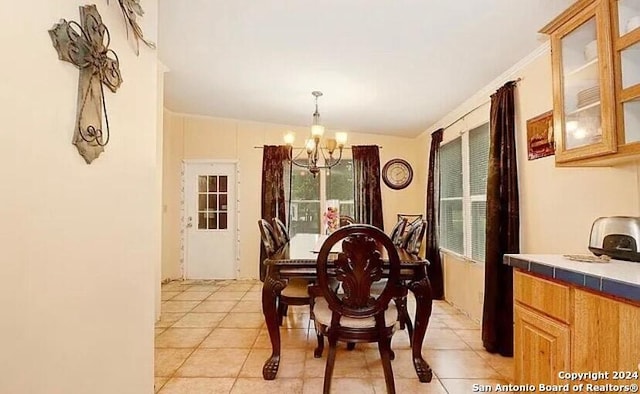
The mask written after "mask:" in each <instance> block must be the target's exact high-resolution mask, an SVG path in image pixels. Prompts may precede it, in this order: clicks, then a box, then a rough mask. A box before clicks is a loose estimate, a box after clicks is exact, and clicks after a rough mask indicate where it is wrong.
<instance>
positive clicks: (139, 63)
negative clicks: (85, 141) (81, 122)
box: [0, 0, 160, 394]
mask: <svg viewBox="0 0 640 394" xmlns="http://www.w3.org/2000/svg"><path fill="white" fill-rule="evenodd" d="M79 4H80V2H76V1H66V0H34V1H15V2H11V5H10V6H9V5H5V7H3V11H2V12H0V48H2V52H3V57H2V62H0V75H2V87H1V88H0V179H2V186H1V188H2V193H0V222H1V223H2V230H0V246H1V247H0V253H1V256H2V257H1V258H0V260H1V263H0V272H1V277H2V278H3V283H2V286H0V305H1V309H2V318H1V319H0V349H1V350H0V365H2V369H1V370H0V393H11V394H22V393H24V394H27V393H28V394H38V393H43V394H57V393H61V394H62V393H64V394H66V393H92V394H96V393H105V394H106V393H109V394H111V393H123V394H124V393H131V394H139V393H152V392H153V323H154V296H155V294H154V290H155V283H154V282H155V272H156V265H157V264H159V258H160V232H159V229H160V196H159V194H158V190H159V181H160V179H159V178H158V176H157V175H156V174H157V168H158V165H159V163H158V152H157V149H156V148H157V129H156V127H157V84H158V82H157V72H156V67H157V62H156V52H155V51H151V50H148V49H146V48H142V50H141V55H140V57H136V56H135V55H134V53H133V50H132V47H131V46H130V45H129V44H128V43H127V41H126V33H125V28H124V24H123V23H124V22H123V18H122V13H121V11H120V9H119V7H118V2H116V1H111V5H107V3H106V2H105V1H99V2H97V6H98V10H99V11H100V13H101V14H102V16H103V20H104V21H105V23H106V25H107V26H108V28H109V30H110V31H111V48H113V49H114V50H115V51H116V52H117V54H118V56H119V58H120V68H121V71H122V76H123V79H124V83H123V84H122V86H121V87H120V89H119V90H118V92H117V93H116V94H113V93H111V92H109V91H106V93H105V94H106V99H107V107H108V111H109V117H110V122H111V124H110V126H111V132H112V136H111V141H110V142H109V145H108V146H107V147H106V152H104V153H103V154H102V155H101V156H100V157H99V158H98V159H97V160H95V161H94V162H93V164H91V165H87V164H85V162H84V160H83V159H82V158H81V157H80V156H79V155H78V153H77V151H76V148H75V147H74V146H73V145H72V144H71V139H72V135H73V130H74V123H75V118H76V100H77V97H76V95H77V90H78V87H77V85H78V70H77V69H76V68H75V67H74V66H73V65H71V64H69V63H66V62H62V61H60V60H58V54H57V52H56V50H55V49H54V47H53V45H52V43H51V39H50V37H49V35H48V32H47V30H48V29H50V28H51V27H52V26H53V24H54V23H55V22H58V21H59V20H60V19H61V18H65V19H67V20H78V19H79V13H78V5H79ZM143 6H144V8H145V11H146V15H145V17H144V19H143V21H142V26H143V29H144V31H145V33H146V35H147V36H148V37H149V38H151V39H155V37H156V36H157V34H156V31H157V1H155V0H147V1H144V2H143ZM105 90H106V89H105Z"/></svg>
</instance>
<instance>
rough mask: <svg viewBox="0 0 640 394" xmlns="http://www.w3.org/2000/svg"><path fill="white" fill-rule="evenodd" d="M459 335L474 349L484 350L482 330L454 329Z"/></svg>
mask: <svg viewBox="0 0 640 394" xmlns="http://www.w3.org/2000/svg"><path fill="white" fill-rule="evenodd" d="M453 331H454V332H455V333H456V335H457V336H459V337H460V338H462V340H463V341H465V343H466V344H467V345H469V347H470V348H471V349H473V350H484V346H483V345H482V330H480V329H478V330H464V329H454V330H453Z"/></svg>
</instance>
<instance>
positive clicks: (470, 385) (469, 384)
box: [440, 379, 511, 394]
mask: <svg viewBox="0 0 640 394" xmlns="http://www.w3.org/2000/svg"><path fill="white" fill-rule="evenodd" d="M440 381H441V382H442V384H443V386H444V387H445V388H446V389H447V391H448V392H449V394H465V393H474V392H494V391H495V388H496V384H506V382H505V381H503V380H495V379H440ZM474 385H477V386H476V390H474ZM485 386H488V387H486V388H485ZM488 388H491V391H486V390H487V389H488ZM482 389H484V391H481V390H482ZM500 392H501V393H511V391H500Z"/></svg>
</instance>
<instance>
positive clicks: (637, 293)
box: [504, 254, 640, 302]
mask: <svg viewBox="0 0 640 394" xmlns="http://www.w3.org/2000/svg"><path fill="white" fill-rule="evenodd" d="M504 264H507V265H510V266H512V267H514V268H520V269H522V270H523V271H529V272H533V273H536V274H538V275H542V276H546V277H549V278H550V279H557V280H562V281H564V282H569V283H573V284H576V285H579V286H583V287H587V288H589V289H592V290H597V291H599V292H602V293H605V294H611V295H615V296H618V297H622V298H626V299H629V300H632V301H636V302H640V263H632V262H628V261H622V260H611V261H610V262H608V263H583V262H580V261H572V260H569V259H567V258H565V257H563V256H562V255H560V254H506V255H505V256H504Z"/></svg>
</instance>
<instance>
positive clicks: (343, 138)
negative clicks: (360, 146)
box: [336, 132, 347, 148]
mask: <svg viewBox="0 0 640 394" xmlns="http://www.w3.org/2000/svg"><path fill="white" fill-rule="evenodd" d="M336 142H337V143H338V146H339V147H340V148H342V147H343V146H344V145H345V144H346V143H347V133H345V132H336Z"/></svg>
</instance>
